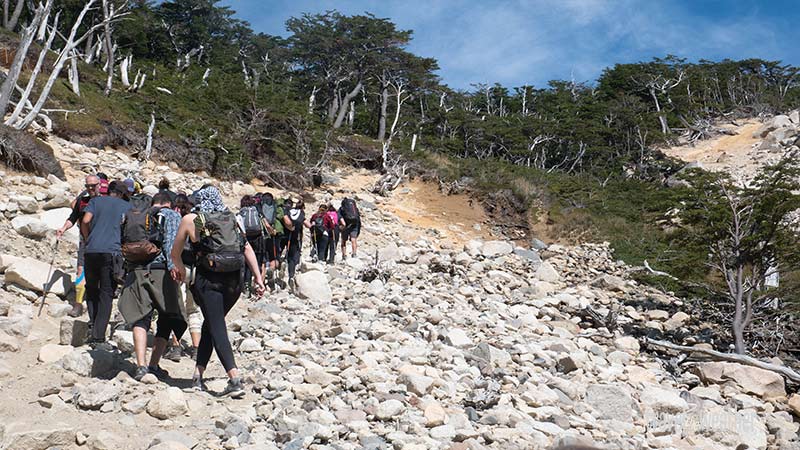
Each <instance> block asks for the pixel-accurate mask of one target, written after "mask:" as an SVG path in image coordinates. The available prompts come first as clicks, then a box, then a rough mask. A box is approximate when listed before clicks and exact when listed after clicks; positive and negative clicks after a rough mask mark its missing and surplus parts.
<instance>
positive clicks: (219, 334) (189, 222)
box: [171, 186, 266, 398]
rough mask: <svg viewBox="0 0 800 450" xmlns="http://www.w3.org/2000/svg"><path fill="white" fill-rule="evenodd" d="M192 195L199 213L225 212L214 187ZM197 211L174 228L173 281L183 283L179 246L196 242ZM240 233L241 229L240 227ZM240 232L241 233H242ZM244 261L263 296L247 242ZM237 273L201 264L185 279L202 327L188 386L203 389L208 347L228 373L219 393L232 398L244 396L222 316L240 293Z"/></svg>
mask: <svg viewBox="0 0 800 450" xmlns="http://www.w3.org/2000/svg"><path fill="white" fill-rule="evenodd" d="M192 196H193V197H194V198H195V204H196V209H197V210H199V211H201V212H220V211H227V208H226V207H225V205H224V204H223V203H222V197H221V196H220V194H219V190H217V188H216V187H214V186H204V187H203V188H201V189H199V190H198V191H197V192H195V193H194V194H192ZM196 217H197V214H195V213H190V214H187V215H185V216H184V217H183V219H182V220H181V225H180V227H179V228H178V235H177V236H176V237H175V244H174V245H173V246H172V253H171V257H172V262H173V264H174V268H173V269H172V277H173V278H174V279H175V281H178V282H184V281H187V280H185V278H186V272H185V268H184V265H183V260H182V258H181V254H182V253H183V245H184V243H185V242H186V240H187V239H189V241H190V242H191V243H192V244H195V243H197V242H198V241H199V239H198V238H199V233H198V230H197V229H196V227H195V218H196ZM240 232H241V230H240ZM242 235H243V233H242ZM244 258H245V263H246V264H247V266H248V267H249V268H250V270H251V271H252V273H253V277H254V278H255V288H256V294H257V295H258V296H259V297H260V296H262V295H264V292H265V290H266V288H265V287H264V280H263V278H262V277H261V270H259V267H258V262H257V261H256V255H255V253H254V252H253V248H252V247H251V246H250V244H249V243H245V245H244ZM240 277H241V272H240V271H238V270H237V271H234V272H212V271H210V270H208V269H205V268H203V267H202V266H201V265H198V266H196V267H195V275H194V280H188V282H189V284H190V285H191V291H192V295H193V296H194V300H195V303H197V306H199V307H200V310H201V311H202V312H203V326H202V328H201V332H200V344H199V346H198V348H197V361H196V364H195V373H194V376H193V377H192V385H193V386H194V387H195V388H197V389H200V390H205V384H204V383H203V373H204V372H205V371H206V367H207V366H208V362H209V360H210V359H211V350H212V349H213V350H215V351H216V352H217V357H218V358H219V359H220V362H222V366H223V367H224V368H225V372H226V373H227V375H228V385H227V387H226V388H225V391H224V392H223V394H227V395H230V396H231V397H233V398H241V397H243V396H244V387H243V385H242V379H241V377H240V376H239V369H238V368H237V367H236V361H235V360H234V357H233V349H232V348H231V342H230V339H228V330H227V326H226V324H225V315H226V314H227V313H228V312H229V311H230V310H231V309H232V308H233V306H234V305H235V304H236V301H237V300H238V299H239V295H240V294H241V292H242V286H241V278H240Z"/></svg>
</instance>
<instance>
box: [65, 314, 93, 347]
mask: <svg viewBox="0 0 800 450" xmlns="http://www.w3.org/2000/svg"><path fill="white" fill-rule="evenodd" d="M88 333H89V322H87V321H85V320H78V319H64V320H62V321H61V324H60V326H59V333H58V336H59V343H60V344H61V345H71V346H73V347H80V346H81V345H84V344H85V343H86V339H87V338H88Z"/></svg>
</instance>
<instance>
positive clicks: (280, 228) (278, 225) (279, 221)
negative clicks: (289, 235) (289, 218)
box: [272, 199, 285, 236]
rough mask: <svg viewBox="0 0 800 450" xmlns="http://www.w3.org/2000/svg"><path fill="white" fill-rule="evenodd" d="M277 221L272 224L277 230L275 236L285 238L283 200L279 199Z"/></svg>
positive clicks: (276, 202)
mask: <svg viewBox="0 0 800 450" xmlns="http://www.w3.org/2000/svg"><path fill="white" fill-rule="evenodd" d="M275 205H276V206H275V220H274V221H273V222H272V228H273V229H274V230H275V236H283V232H284V227H283V216H284V215H285V213H284V211H283V200H282V199H278V200H276V201H275Z"/></svg>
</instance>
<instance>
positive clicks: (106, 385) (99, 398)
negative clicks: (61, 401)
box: [76, 381, 120, 410]
mask: <svg viewBox="0 0 800 450" xmlns="http://www.w3.org/2000/svg"><path fill="white" fill-rule="evenodd" d="M119 395H120V388H119V386H117V384H116V383H113V382H111V381H95V382H94V383H92V384H90V385H89V386H86V387H85V388H83V389H81V390H80V391H79V392H78V396H77V401H76V403H77V405H78V407H79V408H81V409H91V410H97V409H100V408H101V407H102V406H103V405H104V404H106V403H108V402H113V401H114V400H116V399H117V398H118V397H119Z"/></svg>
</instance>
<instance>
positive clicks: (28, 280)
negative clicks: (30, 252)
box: [5, 258, 72, 297]
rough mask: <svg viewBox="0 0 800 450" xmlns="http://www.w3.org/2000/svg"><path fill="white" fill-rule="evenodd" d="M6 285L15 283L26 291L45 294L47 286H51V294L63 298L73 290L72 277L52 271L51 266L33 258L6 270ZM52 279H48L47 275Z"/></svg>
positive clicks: (14, 264) (18, 262)
mask: <svg viewBox="0 0 800 450" xmlns="http://www.w3.org/2000/svg"><path fill="white" fill-rule="evenodd" d="M5 273H6V283H13V284H16V285H18V286H21V287H23V288H25V289H30V290H32V291H36V292H40V293H41V292H44V288H45V286H49V290H48V291H49V292H51V293H53V294H56V295H58V296H59V297H63V296H64V295H65V294H66V293H67V292H69V290H70V289H72V277H71V276H70V275H69V274H67V273H65V272H63V271H61V270H59V269H57V268H56V269H53V270H52V272H51V271H50V265H49V264H47V263H44V262H41V261H38V260H35V259H33V258H24V259H22V260H20V261H15V262H14V263H13V264H11V265H10V266H9V267H7V268H6V272H5ZM48 274H51V275H50V278H49V279H48V278H47V275H48Z"/></svg>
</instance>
